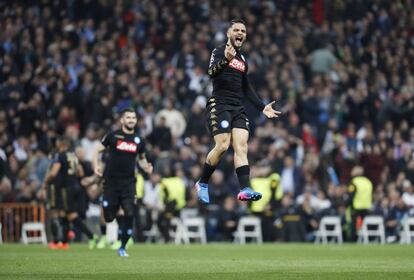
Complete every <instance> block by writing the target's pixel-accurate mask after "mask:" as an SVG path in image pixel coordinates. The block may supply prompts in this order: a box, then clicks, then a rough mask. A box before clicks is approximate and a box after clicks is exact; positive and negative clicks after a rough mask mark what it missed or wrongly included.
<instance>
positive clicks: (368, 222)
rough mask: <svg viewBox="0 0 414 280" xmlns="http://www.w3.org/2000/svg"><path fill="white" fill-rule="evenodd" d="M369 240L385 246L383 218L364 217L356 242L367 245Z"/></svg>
mask: <svg viewBox="0 0 414 280" xmlns="http://www.w3.org/2000/svg"><path fill="white" fill-rule="evenodd" d="M370 238H371V239H374V240H379V242H380V243H381V244H385V229H384V218H383V217H381V216H366V217H365V218H364V220H363V222H362V227H361V230H360V231H359V233H358V242H360V243H364V244H368V243H369V242H370Z"/></svg>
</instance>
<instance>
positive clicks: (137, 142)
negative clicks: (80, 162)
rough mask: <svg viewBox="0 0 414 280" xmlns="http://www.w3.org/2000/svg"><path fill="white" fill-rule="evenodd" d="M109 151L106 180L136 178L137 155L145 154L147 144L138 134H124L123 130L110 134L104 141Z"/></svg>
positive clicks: (105, 173) (103, 143)
mask: <svg viewBox="0 0 414 280" xmlns="http://www.w3.org/2000/svg"><path fill="white" fill-rule="evenodd" d="M102 145H104V146H105V148H106V150H107V153H108V155H107V160H106V166H105V172H104V176H105V178H117V179H122V178H125V179H129V178H135V167H136V162H137V155H138V154H143V153H145V143H144V141H143V140H142V139H141V137H139V135H138V133H136V132H134V133H133V134H127V133H124V132H123V131H122V130H121V129H119V130H116V131H114V132H111V133H108V134H107V135H105V136H104V137H103V139H102Z"/></svg>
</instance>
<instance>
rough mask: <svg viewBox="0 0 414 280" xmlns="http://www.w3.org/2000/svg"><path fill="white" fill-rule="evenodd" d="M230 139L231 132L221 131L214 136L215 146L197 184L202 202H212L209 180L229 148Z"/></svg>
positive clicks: (208, 156)
mask: <svg viewBox="0 0 414 280" xmlns="http://www.w3.org/2000/svg"><path fill="white" fill-rule="evenodd" d="M230 140H231V134H230V133H220V134H217V135H215V136H214V142H215V144H214V148H213V149H212V150H211V151H210V152H209V153H208V155H207V159H206V162H205V164H204V167H203V172H202V174H201V178H200V180H199V181H198V182H197V183H196V184H195V187H196V189H197V195H198V199H199V200H200V201H201V202H204V203H209V202H210V198H209V196H208V180H209V179H210V177H211V175H212V174H213V172H214V170H215V169H216V166H217V164H218V163H219V162H220V159H221V158H222V156H223V155H224V153H225V152H226V151H227V149H228V148H229V146H230Z"/></svg>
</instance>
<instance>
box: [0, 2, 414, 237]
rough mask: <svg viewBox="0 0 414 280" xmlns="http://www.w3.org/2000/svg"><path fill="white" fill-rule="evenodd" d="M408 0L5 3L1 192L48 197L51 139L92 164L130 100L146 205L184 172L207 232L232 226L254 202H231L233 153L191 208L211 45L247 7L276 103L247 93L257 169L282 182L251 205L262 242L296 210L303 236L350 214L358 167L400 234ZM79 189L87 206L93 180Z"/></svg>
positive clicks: (411, 163)
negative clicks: (147, 168)
mask: <svg viewBox="0 0 414 280" xmlns="http://www.w3.org/2000/svg"><path fill="white" fill-rule="evenodd" d="M413 8H414V7H413V4H412V1H410V0H395V1H385V0H349V1H336V0H334V1H318V0H315V1H306V0H278V1H257V0H244V1H243V0H242V1H224V0H223V1H222V0H217V1H208V0H202V1H194V0H189V1H184V0H174V1H167V0H154V1H121V0H88V1H86V0H85V1H76V0H75V1H57V0H39V1H12V2H7V1H6V2H2V3H1V4H0V25H1V29H2V31H1V32H0V43H1V45H0V180H1V181H0V203H5V202H30V203H44V198H43V197H42V195H41V194H40V193H39V188H40V186H41V184H42V181H43V179H44V177H45V173H46V172H47V170H48V166H49V159H48V155H49V154H50V153H52V152H53V141H54V139H55V138H56V136H58V135H66V136H68V137H70V139H72V141H73V144H74V149H75V150H76V153H77V155H78V157H79V158H80V160H81V161H82V163H83V165H84V166H89V172H90V173H89V175H91V173H92V169H91V168H90V161H91V159H92V153H93V150H94V147H96V145H97V143H99V141H100V138H101V137H102V136H103V133H104V132H105V131H107V130H108V129H111V128H115V127H117V117H118V112H119V111H120V109H122V108H124V107H127V106H131V107H133V108H135V109H136V111H137V113H138V115H139V124H138V125H139V129H140V132H141V134H142V136H143V137H145V138H146V139H147V142H148V147H147V148H148V156H149V158H150V161H151V162H153V165H154V174H153V175H151V177H150V178H145V179H146V180H145V190H146V191H147V190H148V194H147V193H146V192H145V191H144V194H143V197H142V200H143V203H144V204H143V205H144V207H146V208H147V209H150V208H151V209H152V208H156V209H163V205H164V200H163V199H162V198H161V197H162V196H161V195H160V192H161V191H160V190H159V189H157V188H160V181H161V180H162V179H163V178H170V177H179V178H181V179H183V180H184V183H185V186H186V188H187V190H188V195H187V197H186V204H187V207H199V208H200V211H201V213H203V215H205V217H207V218H208V221H210V222H209V223H208V233H209V238H210V239H211V240H223V239H224V240H225V239H229V238H231V230H232V229H234V228H235V224H236V223H237V219H238V217H240V216H242V215H245V214H247V213H248V212H249V208H250V207H249V205H247V204H245V203H241V202H238V201H236V200H235V198H234V197H235V194H236V193H237V191H238V183H237V179H236V177H235V175H234V168H233V164H232V154H231V153H228V154H227V155H226V156H225V157H224V158H223V160H222V162H221V163H220V165H219V168H218V170H217V171H216V173H215V174H214V175H213V177H212V180H211V187H210V193H211V194H210V197H211V200H212V205H210V206H208V207H206V206H202V205H199V204H198V202H197V199H196V196H195V194H194V193H193V192H192V191H191V187H192V186H193V184H194V180H196V179H197V178H198V177H199V176H200V172H201V166H202V164H203V161H204V159H205V156H206V153H207V152H208V145H209V143H210V136H209V135H208V133H207V130H206V128H205V121H204V118H203V110H204V107H205V105H206V100H207V98H208V97H209V96H210V94H211V84H210V82H209V78H208V76H207V73H206V70H207V68H208V63H209V60H210V54H211V50H212V49H213V48H214V47H216V46H217V45H220V44H222V43H224V41H225V38H226V28H227V23H228V21H229V19H231V18H235V17H241V18H243V19H244V20H245V21H246V22H247V37H248V38H247V42H246V43H245V45H244V46H243V50H244V52H245V53H246V54H247V60H248V62H249V74H250V79H251V82H252V84H253V85H254V87H255V88H256V91H257V92H258V93H259V94H260V96H261V98H262V99H263V100H265V101H266V102H269V101H271V100H277V104H278V106H279V109H280V110H282V111H283V116H282V117H281V118H279V119H278V120H276V121H269V120H267V119H266V118H265V117H264V116H261V115H260V113H259V112H257V111H256V110H255V108H254V107H253V106H252V105H251V104H248V103H247V104H246V106H247V109H248V113H249V118H250V120H251V138H250V141H249V159H250V163H251V168H252V169H251V173H252V174H251V175H252V177H253V178H254V177H267V176H269V175H271V174H273V173H277V174H278V175H279V176H280V179H279V180H278V187H280V188H281V190H282V193H283V195H282V196H281V197H278V199H277V201H271V202H269V204H268V205H265V206H264V208H263V209H261V211H260V213H256V214H258V215H259V216H261V217H262V219H263V220H267V221H268V222H267V223H265V222H264V228H265V240H275V239H276V240H289V238H291V237H287V239H286V238H284V235H283V233H280V231H283V215H285V214H286V213H291V212H292V211H293V212H295V213H298V215H299V216H300V227H301V228H303V232H302V231H298V232H300V234H299V236H297V237H294V238H293V237H292V238H293V239H292V240H297V241H301V240H305V239H308V240H311V239H312V236H311V234H312V232H313V231H314V230H315V229H316V228H317V224H318V220H319V219H320V217H321V215H322V214H323V213H337V214H339V215H341V216H342V217H343V219H344V220H346V216H347V214H346V208H347V207H348V205H349V200H348V198H347V197H348V186H349V183H350V181H351V179H352V175H353V174H352V170H353V169H354V167H355V166H357V165H359V166H362V167H363V170H364V174H365V176H366V177H367V178H369V179H370V181H371V182H372V183H373V186H374V191H373V205H372V207H371V211H372V212H375V213H377V214H381V215H383V216H384V219H385V221H386V229H387V235H388V236H396V235H397V233H398V229H399V226H400V225H401V222H402V220H403V219H404V217H406V216H407V215H409V214H411V215H412V214H413V207H414V187H413V180H414V158H413V152H414V150H413V149H414V66H413V64H412V61H414V29H413V28H414V9H413ZM328 170H329V171H332V170H334V172H335V173H336V175H335V174H333V172H328ZM153 189H157V190H158V192H156V191H155V192H154V191H153V192H151V190H153ZM85 190H86V192H85V194H86V196H85V198H89V200H90V201H92V202H96V199H97V197H98V193H99V190H98V187H97V186H93V187H89V188H86V189H85ZM149 195H150V196H149ZM84 208H85V209H86V206H85V207H84ZM167 208H168V207H167ZM85 209H84V210H85ZM176 210H179V209H176ZM161 211H164V210H161ZM211 221H215V222H211ZM229 221H234V222H235V223H228V222H229Z"/></svg>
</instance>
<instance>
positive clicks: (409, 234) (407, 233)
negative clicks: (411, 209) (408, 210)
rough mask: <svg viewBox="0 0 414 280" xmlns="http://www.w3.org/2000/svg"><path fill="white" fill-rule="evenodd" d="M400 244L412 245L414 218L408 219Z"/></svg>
mask: <svg viewBox="0 0 414 280" xmlns="http://www.w3.org/2000/svg"><path fill="white" fill-rule="evenodd" d="M400 238H401V239H400V243H401V244H411V243H412V242H413V239H414V217H407V218H406V219H405V221H404V223H403V228H402V230H401V232H400Z"/></svg>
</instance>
